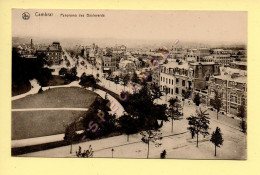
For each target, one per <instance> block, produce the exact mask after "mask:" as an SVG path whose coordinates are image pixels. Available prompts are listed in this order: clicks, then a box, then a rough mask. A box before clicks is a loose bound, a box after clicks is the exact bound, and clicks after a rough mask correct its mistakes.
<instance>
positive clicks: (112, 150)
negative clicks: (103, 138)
mask: <svg viewBox="0 0 260 175" xmlns="http://www.w3.org/2000/svg"><path fill="white" fill-rule="evenodd" d="M114 151H115V150H114V148H112V149H111V152H112V158H113V152H114Z"/></svg>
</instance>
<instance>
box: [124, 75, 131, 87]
mask: <svg viewBox="0 0 260 175" xmlns="http://www.w3.org/2000/svg"><path fill="white" fill-rule="evenodd" d="M129 80H130V77H129V75H128V74H126V75H124V76H123V85H124V91H125V86H126V85H127V83H128V81H129Z"/></svg>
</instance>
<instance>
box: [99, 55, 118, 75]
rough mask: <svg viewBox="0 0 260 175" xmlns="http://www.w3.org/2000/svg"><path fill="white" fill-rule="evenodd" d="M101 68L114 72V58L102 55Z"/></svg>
mask: <svg viewBox="0 0 260 175" xmlns="http://www.w3.org/2000/svg"><path fill="white" fill-rule="evenodd" d="M102 62H103V63H102V70H103V71H110V72H114V71H115V70H116V58H115V57H113V56H111V57H110V56H102Z"/></svg>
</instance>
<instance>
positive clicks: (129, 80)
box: [11, 9, 247, 160]
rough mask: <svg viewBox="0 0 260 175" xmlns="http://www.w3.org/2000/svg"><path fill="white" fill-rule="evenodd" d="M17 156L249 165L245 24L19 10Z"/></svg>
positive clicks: (224, 16)
mask: <svg viewBox="0 0 260 175" xmlns="http://www.w3.org/2000/svg"><path fill="white" fill-rule="evenodd" d="M11 47H12V48H11V50H12V97H11V103H12V112H11V113H12V116H11V117H12V118H11V154H12V156H19V157H50V158H52V157H61V158H135V159H220V160H246V159H247V12H246V11H173V10H167V11H166V10H146V11H144V10H66V9H59V10H58V9H57V10H55V9H12V46H11Z"/></svg>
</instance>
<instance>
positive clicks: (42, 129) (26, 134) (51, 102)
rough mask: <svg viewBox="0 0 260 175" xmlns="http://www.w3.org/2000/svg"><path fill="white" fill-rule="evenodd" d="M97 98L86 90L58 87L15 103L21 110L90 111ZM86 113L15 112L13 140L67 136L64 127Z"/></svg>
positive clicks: (13, 113)
mask: <svg viewBox="0 0 260 175" xmlns="http://www.w3.org/2000/svg"><path fill="white" fill-rule="evenodd" d="M96 97H97V95H96V94H95V93H93V92H91V91H88V90H85V89H82V88H77V87H75V88H74V87H73V88H55V89H50V90H48V91H44V92H42V93H40V94H35V95H31V96H28V97H25V98H22V99H19V100H15V101H13V102H12V107H13V109H21V108H44V107H45V108H48V107H49V108H62V107H68V108H88V107H89V106H90V105H91V104H92V103H93V102H94V100H95V98H96ZM85 113H86V111H27V112H26V111H25V112H21V111H19V112H12V139H13V140H16V139H25V138H32V137H40V136H48V135H54V134H61V133H64V131H65V127H64V124H65V125H66V124H69V123H71V122H72V121H73V120H74V118H79V117H82V116H84V114H85Z"/></svg>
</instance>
